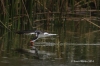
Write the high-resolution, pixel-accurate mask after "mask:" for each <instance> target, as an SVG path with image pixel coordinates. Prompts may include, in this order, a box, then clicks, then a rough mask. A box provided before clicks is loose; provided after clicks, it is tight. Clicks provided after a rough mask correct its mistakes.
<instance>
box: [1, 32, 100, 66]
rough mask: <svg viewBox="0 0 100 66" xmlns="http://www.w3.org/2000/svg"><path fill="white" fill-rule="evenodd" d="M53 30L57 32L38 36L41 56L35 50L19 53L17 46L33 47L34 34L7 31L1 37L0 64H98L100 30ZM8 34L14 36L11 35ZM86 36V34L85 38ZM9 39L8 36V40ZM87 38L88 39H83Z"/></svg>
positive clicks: (58, 65)
mask: <svg viewBox="0 0 100 66" xmlns="http://www.w3.org/2000/svg"><path fill="white" fill-rule="evenodd" d="M58 32H60V31H53V32H52V33H56V34H58V35H57V36H53V37H48V38H43V39H39V40H37V41H36V42H35V47H36V48H37V49H38V53H39V59H37V58H35V55H34V53H20V52H16V51H15V49H18V48H23V49H28V50H30V47H29V44H30V43H29V40H30V38H31V36H27V35H17V34H15V33H13V34H11V35H10V33H7V34H6V35H5V36H4V38H3V39H2V40H1V42H0V43H1V45H0V66H98V65H99V64H100V63H99V61H100V51H99V50H100V40H99V39H100V38H99V37H98V35H99V34H100V31H99V32H96V33H91V34H89V35H91V36H88V38H87V35H81V37H80V36H77V35H71V33H70V34H68V32H66V33H67V35H66V33H65V34H64V32H63V31H62V32H61V33H62V34H60V33H58ZM8 36H13V38H9V37H8ZM83 36H84V38H83ZM6 39H8V40H6ZM83 41H85V42H83Z"/></svg>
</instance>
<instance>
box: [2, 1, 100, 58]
mask: <svg viewBox="0 0 100 66" xmlns="http://www.w3.org/2000/svg"><path fill="white" fill-rule="evenodd" d="M99 3H100V2H99V0H80V1H78V0H5V1H4V0H1V1H0V43H1V45H0V48H1V49H0V50H2V49H5V50H7V49H10V48H11V47H14V48H15V47H26V45H27V43H28V41H29V39H30V37H27V36H22V35H21V36H19V35H16V34H15V33H14V32H16V31H18V30H33V29H39V30H43V31H48V32H52V33H53V32H55V33H57V34H58V35H59V37H58V39H59V40H58V41H56V42H57V46H56V47H57V53H58V57H59V58H60V57H61V56H60V55H61V49H60V48H61V47H60V42H61V43H62V42H64V46H63V47H64V49H63V51H64V52H66V45H65V43H66V42H67V43H93V42H94V41H95V42H98V41H99V40H93V39H95V37H94V36H93V37H92V36H91V34H94V33H96V32H95V31H97V32H99V31H98V30H99V29H100V25H99V24H100V23H99V20H100V18H99V16H100V14H99V12H100V10H99V9H100V7H99V6H100V4H99ZM96 36H98V34H97V35H96ZM23 37H25V38H27V39H28V40H27V39H25V38H23ZM91 37H92V39H91ZM98 38H99V37H98ZM41 48H42V47H41ZM72 50H73V49H72ZM87 50H88V49H87ZM72 53H73V52H72Z"/></svg>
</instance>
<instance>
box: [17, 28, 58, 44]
mask: <svg viewBox="0 0 100 66" xmlns="http://www.w3.org/2000/svg"><path fill="white" fill-rule="evenodd" d="M16 33H17V34H26V35H32V34H35V35H36V37H34V38H33V39H32V40H31V41H30V42H32V43H33V42H35V41H36V40H37V39H39V38H43V37H49V36H54V35H57V34H51V33H47V32H42V31H39V30H36V31H32V30H31V31H26V30H25V31H18V32H16Z"/></svg>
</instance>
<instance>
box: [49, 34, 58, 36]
mask: <svg viewBox="0 0 100 66" xmlns="http://www.w3.org/2000/svg"><path fill="white" fill-rule="evenodd" d="M48 35H49V36H53V35H57V34H48Z"/></svg>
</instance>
